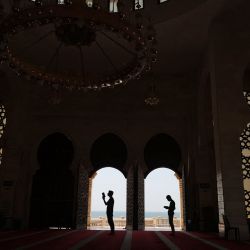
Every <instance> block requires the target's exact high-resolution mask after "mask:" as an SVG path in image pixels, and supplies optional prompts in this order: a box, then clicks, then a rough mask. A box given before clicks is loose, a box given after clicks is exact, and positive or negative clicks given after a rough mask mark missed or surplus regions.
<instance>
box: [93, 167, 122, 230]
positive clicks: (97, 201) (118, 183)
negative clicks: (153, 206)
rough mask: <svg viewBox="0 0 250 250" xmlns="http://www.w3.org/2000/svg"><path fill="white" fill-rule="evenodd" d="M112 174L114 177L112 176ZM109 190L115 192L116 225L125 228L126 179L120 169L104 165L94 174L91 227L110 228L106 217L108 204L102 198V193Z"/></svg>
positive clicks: (117, 227)
mask: <svg viewBox="0 0 250 250" xmlns="http://www.w3.org/2000/svg"><path fill="white" fill-rule="evenodd" d="M111 176H112V178H110V177H111ZM109 190H112V191H113V192H114V195H113V197H114V200H115V204H114V223H115V227H116V229H123V228H125V226H126V179H125V177H124V175H123V174H122V173H121V172H120V171H119V170H117V169H115V168H112V167H104V168H102V169H99V170H98V171H97V172H95V174H94V175H93V176H92V189H91V206H90V210H91V212H90V219H89V220H90V222H89V228H90V229H108V228H109V227H108V223H107V219H106V206H105V204H104V202H103V200H102V193H103V192H104V193H105V194H107V193H108V191H109ZM107 198H108V197H107ZM106 200H107V199H106Z"/></svg>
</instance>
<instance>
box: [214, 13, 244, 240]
mask: <svg viewBox="0 0 250 250" xmlns="http://www.w3.org/2000/svg"><path fill="white" fill-rule="evenodd" d="M230 18H232V20H233V21H236V19H234V16H233V15H232V16H230ZM223 20H224V19H220V21H218V22H217V23H216V24H215V25H214V26H213V30H212V32H211V41H210V51H209V67H210V76H211V86H212V91H211V92H212V112H213V123H214V144H215V158H216V175H217V193H218V207H219V231H220V233H221V234H222V233H223V232H224V224H223V218H222V214H225V215H227V217H228V219H229V221H230V223H231V226H236V227H239V229H240V237H241V239H242V240H247V239H249V231H248V226H247V220H246V210H245V197H244V188H243V178H242V168H241V150H240V142H239V137H240V134H241V133H242V131H243V130H242V128H243V127H244V126H245V125H246V124H245V123H246V121H245V120H244V116H243V113H245V111H246V108H247V105H246V103H245V100H244V99H243V88H242V85H243V84H242V68H243V66H242V65H241V63H242V59H243V57H244V54H245V50H244V49H242V48H243V44H241V42H242V41H240V39H242V38H243V36H242V34H241V36H238V35H239V34H237V32H238V31H237V29H238V27H237V28H236V27H235V26H231V24H228V23H227V25H228V26H225V24H224V23H222V21H223ZM227 21H228V20H227ZM234 25H235V24H234ZM231 27H233V28H231ZM235 28H236V30H234V29H235ZM241 28H242V27H241ZM232 29H233V30H232ZM240 32H242V31H240Z"/></svg>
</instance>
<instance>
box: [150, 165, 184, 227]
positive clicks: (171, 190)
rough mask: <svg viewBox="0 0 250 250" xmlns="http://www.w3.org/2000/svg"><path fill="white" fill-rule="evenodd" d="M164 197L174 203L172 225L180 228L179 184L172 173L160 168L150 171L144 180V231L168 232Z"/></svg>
mask: <svg viewBox="0 0 250 250" xmlns="http://www.w3.org/2000/svg"><path fill="white" fill-rule="evenodd" d="M166 195H171V197H172V199H173V200H174V201H175V207H176V209H175V215H174V225H175V228H176V229H180V228H181V213H180V211H181V210H180V184H179V178H178V176H177V175H176V174H175V172H174V171H172V170H170V169H168V168H165V167H161V168H157V169H155V170H153V171H151V172H150V173H149V174H148V175H147V177H146V178H145V229H148V230H155V229H160V230H165V229H168V230H169V223H168V213H167V210H166V209H164V208H163V206H168V203H169V202H168V201H167V200H166Z"/></svg>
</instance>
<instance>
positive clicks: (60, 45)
mask: <svg viewBox="0 0 250 250" xmlns="http://www.w3.org/2000/svg"><path fill="white" fill-rule="evenodd" d="M62 46H63V42H60V43H59V45H58V46H57V48H56V51H55V53H54V54H53V55H52V57H51V58H50V60H49V63H48V65H47V67H46V70H48V69H49V68H50V65H51V64H52V63H53V61H54V60H55V58H56V57H57V55H58V53H59V51H60V49H61V47H62Z"/></svg>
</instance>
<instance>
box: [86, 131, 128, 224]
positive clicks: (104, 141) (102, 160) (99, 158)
mask: <svg viewBox="0 0 250 250" xmlns="http://www.w3.org/2000/svg"><path fill="white" fill-rule="evenodd" d="M90 159H91V163H92V166H93V171H92V172H91V173H90V175H89V190H88V194H89V197H88V227H93V223H92V222H91V221H92V220H91V210H92V208H91V207H92V206H91V204H92V202H91V201H92V200H96V199H97V200H98V201H97V203H98V204H100V205H99V206H100V207H101V206H102V205H101V204H103V201H102V197H101V195H102V192H104V193H105V194H106V193H107V192H108V190H112V188H113V189H115V188H114V187H115V186H116V187H117V184H115V183H116V182H117V179H116V177H118V175H120V176H119V178H121V175H123V181H124V182H126V179H125V178H126V170H125V163H126V160H127V148H126V145H125V143H124V142H123V140H122V139H121V138H120V137H118V136H117V135H115V134H112V133H107V134H104V135H102V136H100V137H99V138H98V139H97V140H96V141H95V142H94V143H93V145H92V147H91V152H90ZM106 171H108V174H107V173H106V174H105V172H106ZM98 173H102V174H103V173H104V178H103V179H102V183H99V184H98V185H99V186H100V187H99V188H101V185H103V186H105V188H106V189H107V190H105V188H104V190H102V191H101V189H99V191H97V193H98V192H100V194H99V196H98V194H97V193H95V194H94V193H93V185H95V183H94V182H95V177H96V178H97V176H98ZM118 173H119V174H118ZM117 188H118V187H117ZM124 189H125V190H126V185H125V186H124V185H123V191H121V190H120V191H119V188H118V189H117V194H116V193H115V192H114V199H115V206H114V209H116V206H117V205H118V207H122V204H124V201H125V204H126V192H125V190H124ZM112 191H115V190H112ZM119 192H121V193H122V195H121V194H119ZM123 196H124V197H123ZM105 209H106V208H104V211H106V210H105ZM125 211H126V208H123V211H120V212H121V213H120V214H119V212H118V211H116V212H115V210H114V217H115V216H118V217H123V218H122V221H120V222H119V218H115V219H114V221H116V220H117V223H116V222H115V224H116V226H119V225H120V227H123V224H124V221H125V218H126V215H125V216H124V212H125ZM102 212H103V208H102ZM91 223H92V224H91ZM119 223H120V224H119Z"/></svg>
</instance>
